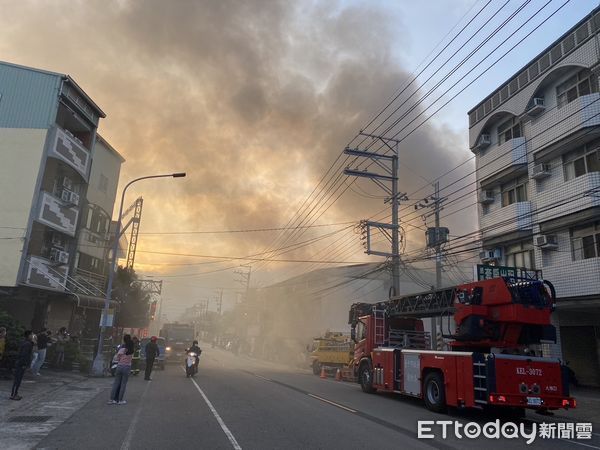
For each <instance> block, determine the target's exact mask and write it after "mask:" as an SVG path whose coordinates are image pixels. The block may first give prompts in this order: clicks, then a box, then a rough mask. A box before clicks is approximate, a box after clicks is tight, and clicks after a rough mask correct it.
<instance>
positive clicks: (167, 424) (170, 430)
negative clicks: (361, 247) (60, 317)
mask: <svg viewBox="0 0 600 450" xmlns="http://www.w3.org/2000/svg"><path fill="white" fill-rule="evenodd" d="M110 382H111V380H106V388H105V389H104V390H103V391H102V392H101V393H100V394H98V395H97V396H96V397H94V398H93V399H92V400H91V401H90V402H89V403H88V404H87V405H85V406H84V407H83V408H81V409H80V410H79V411H78V412H76V413H75V414H74V415H73V416H71V417H70V418H69V419H68V420H67V421H65V422H64V423H63V424H62V425H60V426H59V427H58V428H56V429H54V430H53V431H52V432H51V433H50V434H49V435H48V436H46V438H44V439H43V440H42V441H41V442H40V443H39V444H38V445H37V446H36V448H38V449H61V450H62V449H84V448H85V449H122V450H127V449H187V448H191V449H232V448H234V449H240V448H244V449H344V450H347V449H359V448H361V449H398V448H408V449H419V448H438V449H447V448H473V449H475V448H477V449H480V448H481V447H482V446H485V447H487V448H503V449H505V448H507V447H508V448H551V449H552V448H556V449H564V448H573V449H585V448H598V449H600V435H597V434H595V433H594V434H593V435H592V436H591V437H592V438H591V439H590V440H577V439H574V438H573V439H558V438H555V439H543V440H542V439H540V438H539V437H538V438H537V439H536V440H535V442H534V443H533V445H527V444H526V442H525V439H523V438H518V439H510V440H506V439H487V438H483V437H480V438H478V439H468V438H464V437H463V438H462V439H458V438H457V437H455V436H454V434H453V433H452V432H449V434H448V436H447V438H446V439H443V438H442V432H441V428H434V433H435V436H436V437H435V438H434V439H417V421H418V420H434V421H435V420H437V421H439V420H458V421H460V422H461V423H463V424H466V423H468V422H476V423H479V424H481V425H483V424H484V423H486V422H489V421H493V420H495V418H494V417H490V416H483V415H481V414H479V413H474V412H473V413H466V414H465V413H458V412H452V411H451V412H450V413H449V414H448V415H441V414H435V413H432V412H429V411H427V410H426V409H425V408H424V406H423V405H422V403H421V402H420V401H418V400H415V399H407V398H403V397H400V396H396V395H382V394H374V395H369V394H365V393H363V392H362V391H361V390H360V387H359V386H358V385H356V384H353V383H345V382H337V381H335V380H333V379H327V380H322V379H320V378H319V377H317V376H315V375H312V373H310V372H309V371H308V370H302V369H291V368H285V367H283V366H281V365H278V364H271V363H263V362H259V361H256V360H252V359H250V358H245V357H241V356H240V357H237V356H234V355H233V354H231V353H229V352H225V351H223V350H219V349H212V348H210V347H205V350H204V352H203V353H202V356H201V360H200V371H199V373H198V375H196V377H195V378H193V379H188V378H186V377H185V373H184V371H183V367H182V365H171V366H168V367H167V369H166V370H165V371H156V372H155V373H154V374H153V381H152V382H146V381H144V380H143V377H141V376H140V377H131V378H130V381H129V385H128V388H127V393H126V400H127V402H128V403H127V405H107V404H106V402H107V400H108V393H109V388H110ZM528 417H529V418H528V420H526V421H525V423H524V427H525V429H526V430H529V431H530V430H531V427H532V421H537V422H541V421H544V420H546V421H550V422H560V421H561V420H559V419H556V418H550V419H546V418H544V417H540V416H538V417H535V415H533V416H532V415H529V416H528ZM534 425H535V424H534ZM0 447H1V444H0Z"/></svg>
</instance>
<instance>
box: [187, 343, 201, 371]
mask: <svg viewBox="0 0 600 450" xmlns="http://www.w3.org/2000/svg"><path fill="white" fill-rule="evenodd" d="M186 352H188V353H190V352H191V353H195V354H196V363H195V364H194V372H198V363H199V362H200V354H201V353H202V349H201V348H200V347H198V341H194V342H192V346H191V347H190V348H188V349H187V350H186Z"/></svg>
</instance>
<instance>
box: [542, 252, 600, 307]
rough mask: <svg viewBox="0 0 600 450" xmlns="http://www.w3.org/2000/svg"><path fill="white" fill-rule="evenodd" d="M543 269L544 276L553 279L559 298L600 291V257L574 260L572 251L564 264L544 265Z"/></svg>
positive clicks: (568, 253)
mask: <svg viewBox="0 0 600 450" xmlns="http://www.w3.org/2000/svg"><path fill="white" fill-rule="evenodd" d="M566 255H568V258H567V257H566ZM542 270H543V272H544V278H546V279H547V280H551V281H552V284H553V285H554V287H555V289H556V296H557V297H558V298H561V297H578V296H582V295H595V294H597V293H598V292H600V276H598V274H599V273H600V258H589V259H583V260H581V261H572V260H571V254H570V252H566V253H565V261H564V263H563V264H556V265H552V266H544V267H543V269H542ZM574 280H577V282H574Z"/></svg>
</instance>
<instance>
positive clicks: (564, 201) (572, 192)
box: [535, 172, 600, 222]
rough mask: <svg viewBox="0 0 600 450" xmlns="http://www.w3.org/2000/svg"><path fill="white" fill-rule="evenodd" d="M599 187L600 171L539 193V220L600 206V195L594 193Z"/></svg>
mask: <svg viewBox="0 0 600 450" xmlns="http://www.w3.org/2000/svg"><path fill="white" fill-rule="evenodd" d="M561 176H562V174H561ZM599 188H600V172H590V173H586V174H585V175H581V176H579V177H577V178H574V179H572V180H569V181H567V182H565V183H560V185H558V186H556V187H555V188H554V189H548V190H547V191H544V192H541V193H539V194H538V195H537V197H536V199H535V200H536V206H537V208H536V209H537V211H538V213H537V217H536V219H537V221H538V222H544V221H546V220H550V219H554V218H556V217H560V216H564V215H567V214H573V213H575V212H577V211H580V210H582V209H586V208H591V207H594V206H600V196H598V195H593V194H592V193H593V192H594V191H595V190H598V189H599Z"/></svg>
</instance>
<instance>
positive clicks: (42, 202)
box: [36, 191, 79, 236]
mask: <svg viewBox="0 0 600 450" xmlns="http://www.w3.org/2000/svg"><path fill="white" fill-rule="evenodd" d="M78 216H79V210H78V209H77V208H75V207H74V206H72V205H70V204H65V203H64V202H63V201H62V200H60V199H58V198H57V197H55V196H54V195H52V194H51V193H49V192H46V191H42V192H41V193H40V199H39V203H38V209H37V215H36V220H37V221H38V222H40V223H43V224H44V225H47V226H49V227H51V228H54V229H55V230H58V231H60V232H62V233H65V234H68V235H70V236H75V231H76V227H77V217H78Z"/></svg>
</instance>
